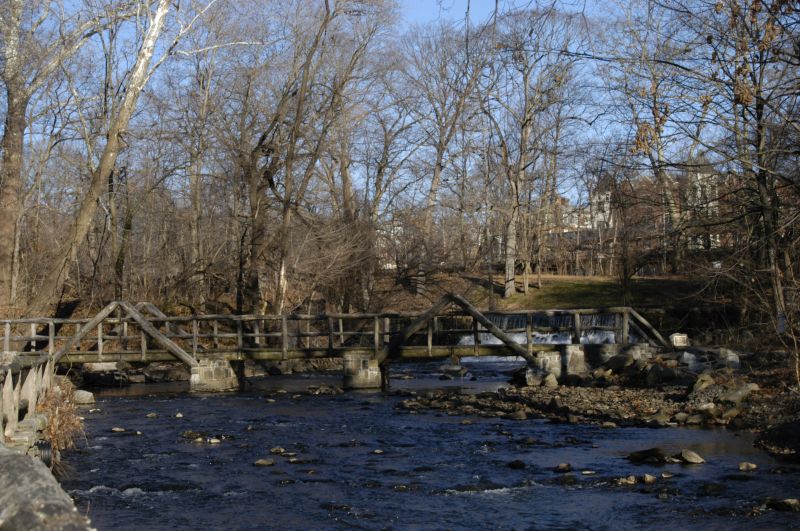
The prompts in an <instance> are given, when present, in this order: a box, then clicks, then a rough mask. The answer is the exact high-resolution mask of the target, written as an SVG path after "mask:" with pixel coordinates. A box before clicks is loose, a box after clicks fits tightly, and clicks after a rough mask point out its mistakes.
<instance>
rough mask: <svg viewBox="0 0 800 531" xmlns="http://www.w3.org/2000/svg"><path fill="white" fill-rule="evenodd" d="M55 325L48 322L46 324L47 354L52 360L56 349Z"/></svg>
mask: <svg viewBox="0 0 800 531" xmlns="http://www.w3.org/2000/svg"><path fill="white" fill-rule="evenodd" d="M55 343H56V325H55V324H54V323H53V322H52V321H50V322H49V323H47V354H48V355H49V356H50V357H51V358H52V357H53V352H55V348H56V345H55Z"/></svg>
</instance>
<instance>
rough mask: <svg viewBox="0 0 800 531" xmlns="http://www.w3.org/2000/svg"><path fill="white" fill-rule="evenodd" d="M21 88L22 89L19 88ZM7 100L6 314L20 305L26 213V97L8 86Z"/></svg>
mask: <svg viewBox="0 0 800 531" xmlns="http://www.w3.org/2000/svg"><path fill="white" fill-rule="evenodd" d="M20 90H21V89H20ZM6 97H7V101H8V105H7V112H6V121H5V131H4V134H3V170H2V171H3V181H2V189H0V220H2V222H0V310H2V309H4V308H5V309H7V314H11V313H12V312H14V309H15V307H16V306H17V304H16V300H15V297H14V296H13V295H14V291H16V290H15V289H14V286H15V284H16V278H15V274H14V271H15V269H16V267H15V255H16V253H15V252H14V249H15V248H16V247H17V246H18V242H17V238H18V234H19V232H20V231H19V230H18V226H17V224H18V223H20V222H21V220H22V213H23V204H22V201H23V195H24V194H23V190H22V187H23V182H22V161H23V149H24V138H25V109H26V108H27V106H28V100H27V98H26V97H24V96H21V95H20V94H19V91H18V90H17V89H16V88H12V86H9V85H7V86H6Z"/></svg>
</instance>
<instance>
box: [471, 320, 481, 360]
mask: <svg viewBox="0 0 800 531" xmlns="http://www.w3.org/2000/svg"><path fill="white" fill-rule="evenodd" d="M480 344H481V335H480V333H478V321H477V320H476V319H475V318H474V317H473V318H472V346H473V347H474V348H473V349H472V350H473V351H474V352H478V345H480Z"/></svg>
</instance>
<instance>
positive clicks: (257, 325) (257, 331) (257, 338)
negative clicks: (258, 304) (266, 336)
mask: <svg viewBox="0 0 800 531" xmlns="http://www.w3.org/2000/svg"><path fill="white" fill-rule="evenodd" d="M253 343H254V344H255V345H257V346H258V345H261V321H259V320H255V321H253Z"/></svg>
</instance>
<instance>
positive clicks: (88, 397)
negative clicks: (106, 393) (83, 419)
mask: <svg viewBox="0 0 800 531" xmlns="http://www.w3.org/2000/svg"><path fill="white" fill-rule="evenodd" d="M72 397H73V398H72V400H73V401H74V402H75V403H76V404H78V405H81V406H83V405H86V404H94V395H93V394H92V393H90V392H89V391H84V390H82V389H79V390H77V391H75V393H74V394H73V395H72Z"/></svg>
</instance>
